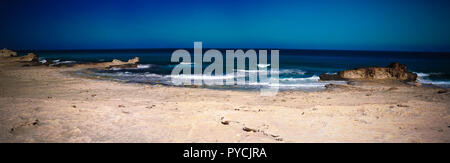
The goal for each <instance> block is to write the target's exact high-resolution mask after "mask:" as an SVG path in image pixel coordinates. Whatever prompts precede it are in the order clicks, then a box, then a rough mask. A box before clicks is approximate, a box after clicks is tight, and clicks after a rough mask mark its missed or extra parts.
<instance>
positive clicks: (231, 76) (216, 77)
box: [169, 74, 236, 80]
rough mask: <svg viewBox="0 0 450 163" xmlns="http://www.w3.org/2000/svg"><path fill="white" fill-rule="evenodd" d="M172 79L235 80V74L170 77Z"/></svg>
mask: <svg viewBox="0 0 450 163" xmlns="http://www.w3.org/2000/svg"><path fill="white" fill-rule="evenodd" d="M169 77H171V78H178V79H201V80H220V79H234V78H235V77H236V76H235V75H234V74H227V75H169Z"/></svg>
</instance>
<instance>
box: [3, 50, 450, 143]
mask: <svg viewBox="0 0 450 163" xmlns="http://www.w3.org/2000/svg"><path fill="white" fill-rule="evenodd" d="M0 62H1V63H0V79H1V81H0V88H1V93H0V142H450V128H449V126H450V100H449V99H450V94H449V93H443V94H438V93H437V92H438V91H439V90H441V89H439V88H423V87H415V86H409V85H405V84H401V83H398V82H389V83H387V84H386V83H385V84H379V82H373V83H364V84H360V85H358V86H352V87H350V88H348V89H334V90H326V91H318V92H302V91H290V92H281V93H279V94H278V95H277V96H274V97H263V96H259V92H245V91H223V90H211V89H202V88H177V87H168V86H158V85H156V86H150V85H143V84H126V83H119V82H112V81H106V80H95V79H87V78H80V77H75V76H71V75H68V73H67V71H74V70H78V69H80V67H77V68H49V67H45V66H35V67H22V66H21V65H22V63H16V62H13V61H11V59H5V58H2V59H0ZM81 68H82V67H81ZM391 87H395V88H398V89H390V88H391ZM244 128H246V129H245V130H254V131H256V132H253V131H250V132H247V131H244Z"/></svg>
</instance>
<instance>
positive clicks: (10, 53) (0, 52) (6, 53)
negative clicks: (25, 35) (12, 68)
mask: <svg viewBox="0 0 450 163" xmlns="http://www.w3.org/2000/svg"><path fill="white" fill-rule="evenodd" d="M0 56H1V57H17V52H15V51H12V50H8V49H6V48H3V49H2V50H0Z"/></svg>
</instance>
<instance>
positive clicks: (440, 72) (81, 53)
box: [19, 49, 450, 91]
mask: <svg viewBox="0 0 450 163" xmlns="http://www.w3.org/2000/svg"><path fill="white" fill-rule="evenodd" d="M175 50H176V49H150V50H148V49H145V50H144V49H142V50H141V49H139V50H74V51H68V50H65V51H32V52H34V53H36V54H38V55H39V59H40V61H41V62H45V61H46V60H48V59H52V60H55V61H56V64H69V65H70V64H74V63H87V62H107V61H112V60H113V59H120V60H123V61H127V60H128V59H131V58H133V57H139V58H140V64H139V65H138V67H137V68H127V69H119V68H116V69H111V70H93V72H94V73H90V74H89V75H94V76H101V77H106V78H109V79H113V80H118V81H124V82H132V83H146V84H163V85H172V83H171V79H172V78H187V79H195V78H197V77H199V76H198V75H194V74H193V75H184V76H174V75H171V72H172V69H173V68H174V67H175V66H176V65H178V64H179V63H172V62H170V58H171V54H172V53H173V52H174V51H175ZM187 50H189V49H187ZM206 50H207V49H203V52H205V51H206ZM189 51H191V54H192V50H189ZM220 51H222V54H223V55H224V56H225V51H224V50H220ZM25 53H26V52H21V53H19V54H22V55H24V54H25ZM268 56H270V50H268ZM192 58H193V57H192ZM269 60H270V59H269ZM224 61H225V59H224ZM279 61H280V62H279V65H280V68H279V72H278V73H279V77H280V80H279V83H278V84H277V86H279V89H281V90H306V91H308V90H320V89H323V88H324V86H325V85H326V84H328V83H343V82H342V81H327V82H321V81H319V75H320V74H322V73H336V72H338V71H341V70H346V69H351V68H357V67H366V66H387V65H388V64H390V63H392V62H400V63H403V64H406V65H407V66H408V69H409V70H410V71H412V72H415V73H417V74H418V76H419V82H421V83H423V84H432V85H436V86H440V87H447V88H449V87H450V55H449V54H448V53H421V52H368V51H317V50H280V52H279ZM192 62H193V61H192ZM269 63H270V62H269ZM183 64H185V65H186V66H191V67H195V64H192V63H190V62H183ZM206 66H208V64H207V63H203V67H206ZM258 67H266V68H268V69H270V65H258ZM192 71H193V70H192ZM236 71H243V72H245V74H246V75H249V74H250V73H258V71H251V70H250V71H249V70H248V69H247V70H236ZM224 72H225V69H224ZM80 73H81V72H80ZM225 73H227V72H225ZM85 75H87V74H85ZM200 77H201V79H203V80H223V79H228V78H230V77H231V78H235V79H236V78H239V77H246V76H234V75H231V76H230V75H229V74H223V75H215V76H200ZM247 77H248V76H247ZM271 86H273V85H271V84H267V83H247V84H246V85H233V86H214V85H212V86H211V85H208V86H207V85H204V87H208V88H214V89H248V90H252V89H258V88H261V87H271Z"/></svg>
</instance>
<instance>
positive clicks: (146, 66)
mask: <svg viewBox="0 0 450 163" xmlns="http://www.w3.org/2000/svg"><path fill="white" fill-rule="evenodd" d="M150 67H152V65H151V64H138V65H137V68H138V69H146V68H150Z"/></svg>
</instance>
